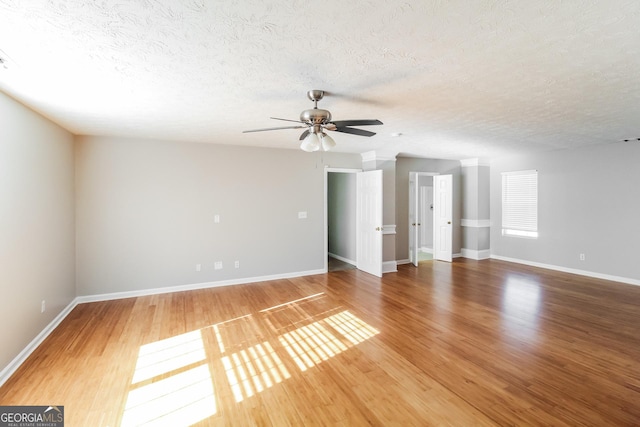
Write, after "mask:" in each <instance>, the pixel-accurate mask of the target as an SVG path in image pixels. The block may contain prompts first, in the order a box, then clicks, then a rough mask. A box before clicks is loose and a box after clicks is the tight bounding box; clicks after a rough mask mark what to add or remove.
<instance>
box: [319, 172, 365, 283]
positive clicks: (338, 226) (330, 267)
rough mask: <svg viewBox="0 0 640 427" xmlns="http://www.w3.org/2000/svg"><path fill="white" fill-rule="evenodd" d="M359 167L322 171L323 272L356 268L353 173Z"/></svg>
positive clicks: (354, 187) (354, 182)
mask: <svg viewBox="0 0 640 427" xmlns="http://www.w3.org/2000/svg"><path fill="white" fill-rule="evenodd" d="M358 172H361V171H360V170H359V169H328V170H327V173H326V183H325V188H326V192H327V193H326V236H325V242H326V254H327V257H326V260H325V262H326V265H325V267H326V271H341V270H350V269H354V268H356V259H357V254H356V202H357V199H356V191H357V188H356V173H358Z"/></svg>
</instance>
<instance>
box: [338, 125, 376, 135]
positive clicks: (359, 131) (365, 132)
mask: <svg viewBox="0 0 640 427" xmlns="http://www.w3.org/2000/svg"><path fill="white" fill-rule="evenodd" d="M336 132H343V133H351V134H353V135H360V136H373V135H375V134H376V133H375V132H369V131H368V130H362V129H356V128H348V127H337V128H336Z"/></svg>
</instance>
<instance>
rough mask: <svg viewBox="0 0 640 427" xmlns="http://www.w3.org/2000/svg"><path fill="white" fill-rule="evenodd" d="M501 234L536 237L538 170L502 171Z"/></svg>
mask: <svg viewBox="0 0 640 427" xmlns="http://www.w3.org/2000/svg"><path fill="white" fill-rule="evenodd" d="M502 235H504V236H519V237H530V238H536V237H538V171H535V170H529V171H517V172H503V173H502Z"/></svg>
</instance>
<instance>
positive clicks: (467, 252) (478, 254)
mask: <svg viewBox="0 0 640 427" xmlns="http://www.w3.org/2000/svg"><path fill="white" fill-rule="evenodd" d="M461 252H462V257H463V258H469V259H475V260H481V259H489V258H490V257H491V250H490V249H485V250H481V251H477V250H474V249H465V248H462V250H461Z"/></svg>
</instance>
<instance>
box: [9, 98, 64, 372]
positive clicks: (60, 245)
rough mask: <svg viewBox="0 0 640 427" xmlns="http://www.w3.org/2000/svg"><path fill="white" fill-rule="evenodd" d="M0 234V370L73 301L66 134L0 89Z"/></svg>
mask: <svg viewBox="0 0 640 427" xmlns="http://www.w3.org/2000/svg"><path fill="white" fill-rule="evenodd" d="M0 236H1V237H0V325H1V326H0V343H1V344H0V368H4V367H6V366H8V365H9V364H10V362H11V361H12V360H14V358H16V357H17V356H18V354H19V353H20V352H21V351H22V350H23V349H24V348H25V347H27V345H28V344H29V343H30V342H31V341H32V340H33V339H34V338H36V336H37V335H38V334H39V333H40V332H41V331H42V330H43V329H44V328H45V327H46V326H47V325H48V324H49V323H50V322H51V321H52V320H53V319H54V318H55V317H56V316H57V315H58V314H59V313H60V312H62V310H63V309H64V308H65V307H66V306H67V305H68V304H69V303H70V302H71V301H72V300H73V299H74V297H75V281H74V263H75V248H74V167H73V135H71V134H70V133H69V132H67V131H65V130H63V129H62V128H60V127H59V126H57V125H55V124H53V123H51V122H50V121H48V120H46V119H44V118H43V117H42V116H40V115H38V114H36V113H34V112H33V111H31V110H29V109H28V108H26V107H24V106H23V105H21V104H19V103H18V102H16V101H14V100H13V99H11V98H9V97H8V96H6V95H5V94H3V93H1V92H0ZM42 300H46V311H45V312H44V313H41V312H40V308H41V301H42Z"/></svg>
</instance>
